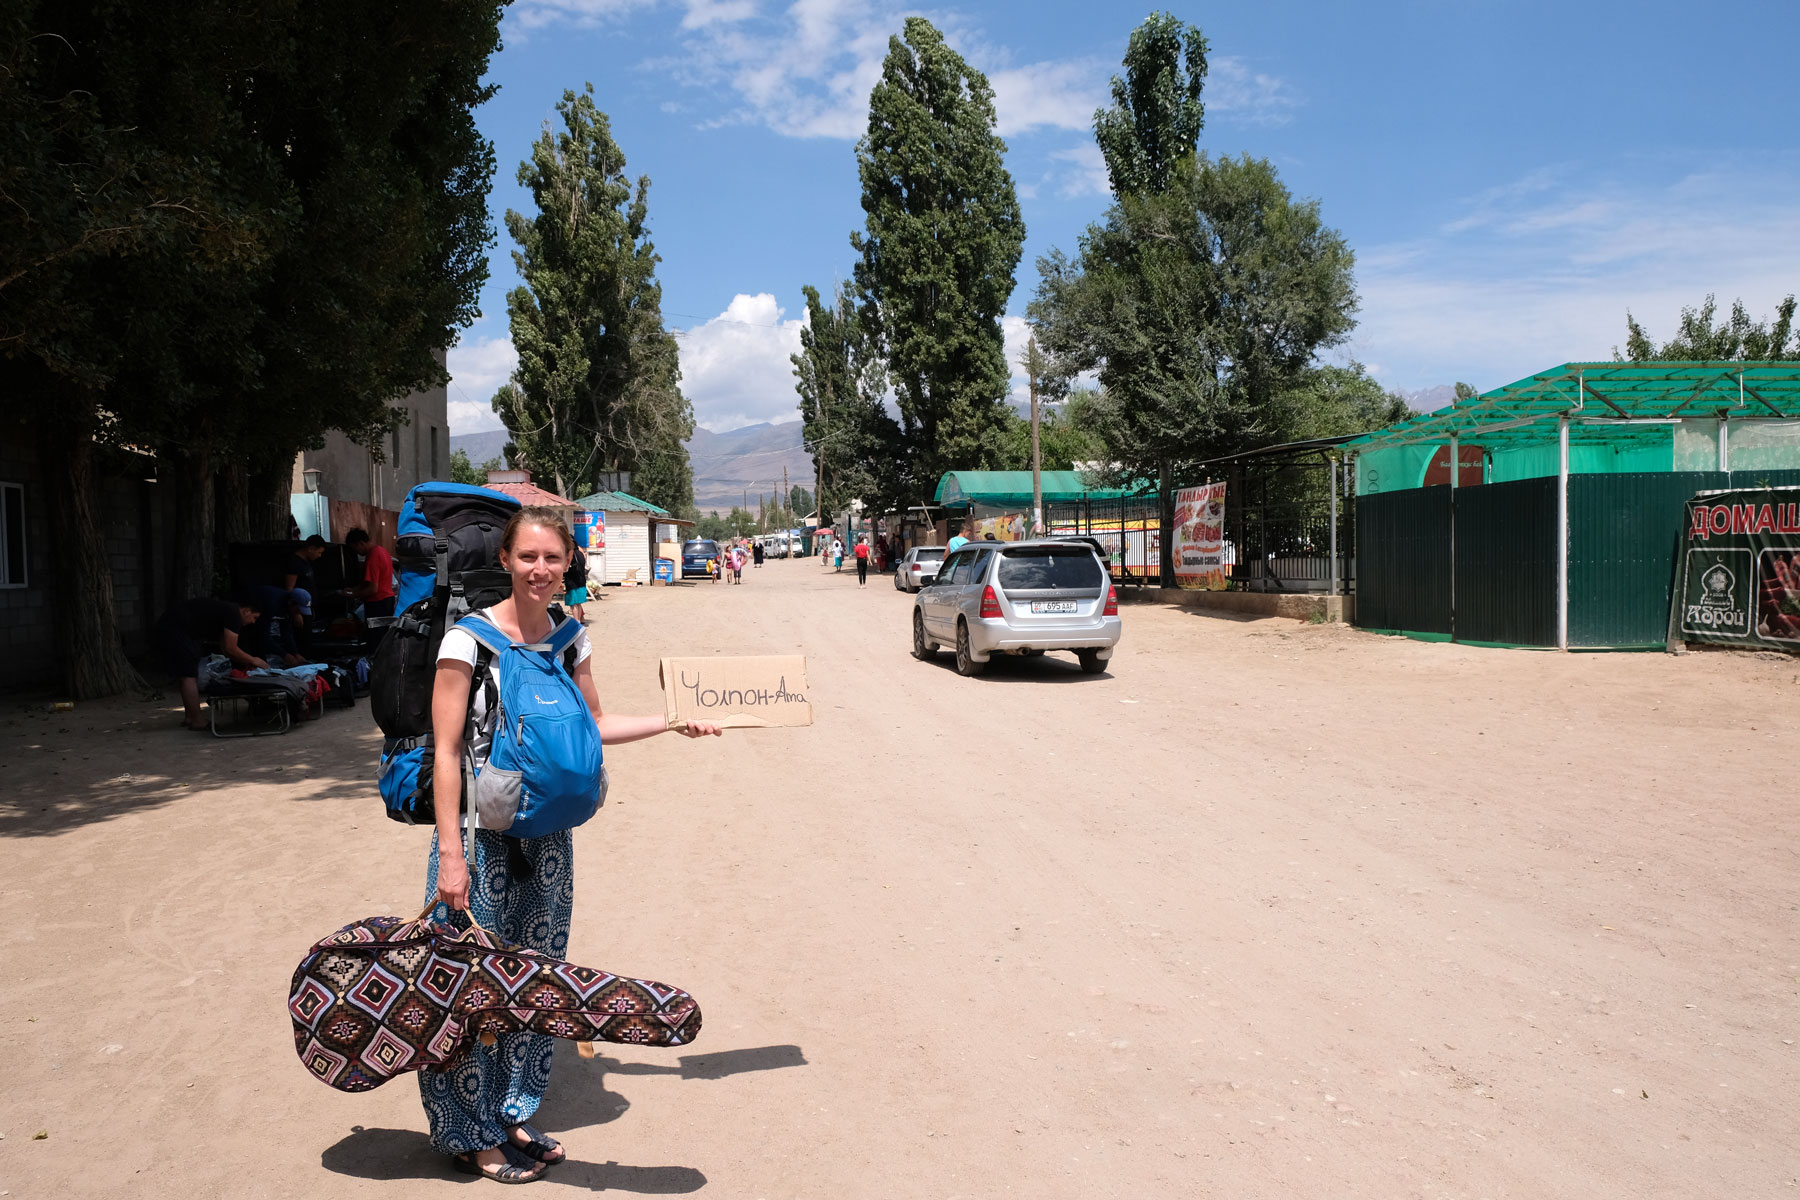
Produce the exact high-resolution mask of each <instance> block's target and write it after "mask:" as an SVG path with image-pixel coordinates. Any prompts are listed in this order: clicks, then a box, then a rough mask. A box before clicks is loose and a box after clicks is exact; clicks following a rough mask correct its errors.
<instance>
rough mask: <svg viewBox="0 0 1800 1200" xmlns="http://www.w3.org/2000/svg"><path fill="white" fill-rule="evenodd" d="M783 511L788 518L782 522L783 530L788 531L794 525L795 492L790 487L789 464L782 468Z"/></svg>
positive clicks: (781, 506)
mask: <svg viewBox="0 0 1800 1200" xmlns="http://www.w3.org/2000/svg"><path fill="white" fill-rule="evenodd" d="M780 508H781V511H783V512H785V513H787V515H788V519H787V520H786V521H784V522H782V526H781V531H782V532H783V533H786V532H787V531H788V530H789V529H791V528H793V525H794V511H793V510H794V493H793V492H792V491H790V490H789V489H788V481H787V465H786V464H785V463H784V464H783V465H782V468H781V505H780Z"/></svg>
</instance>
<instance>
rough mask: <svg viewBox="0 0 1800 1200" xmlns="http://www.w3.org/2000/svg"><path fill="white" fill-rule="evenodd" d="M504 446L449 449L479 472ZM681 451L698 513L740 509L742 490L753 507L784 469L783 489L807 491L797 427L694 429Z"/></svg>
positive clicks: (464, 441)
mask: <svg viewBox="0 0 1800 1200" xmlns="http://www.w3.org/2000/svg"><path fill="white" fill-rule="evenodd" d="M506 440H507V439H506V431H505V430H504V429H490V430H484V431H483V432H481V433H458V434H452V435H451V436H450V449H451V451H452V452H454V451H457V450H462V451H466V452H467V453H468V456H469V461H470V462H472V463H474V464H475V465H476V466H480V465H481V464H482V463H484V462H486V461H487V460H488V459H490V458H498V457H499V456H500V454H501V453H502V451H504V450H505V449H506ZM687 448H688V459H689V461H690V462H691V463H692V464H693V467H694V505H695V507H697V508H699V510H700V511H701V512H711V511H712V510H713V509H715V508H716V509H718V510H719V511H720V512H729V511H730V510H731V506H732V505H734V504H742V503H744V498H745V490H746V489H748V491H749V499H750V503H751V505H752V506H754V505H755V504H756V497H757V495H758V494H762V495H772V494H774V493H776V492H779V491H780V490H781V472H782V469H783V468H784V467H785V468H786V469H787V480H788V486H789V487H793V486H795V485H798V486H800V487H804V488H806V489H807V490H808V491H811V490H812V487H813V461H812V456H811V455H809V454H807V452H806V447H805V446H803V445H802V444H801V439H800V422H798V421H784V422H782V423H781V424H779V425H768V424H763V425H746V426H744V428H742V429H733V430H731V431H729V432H727V433H713V432H711V431H710V430H706V429H696V430H695V431H694V436H693V437H692V438H689V439H688V444H687Z"/></svg>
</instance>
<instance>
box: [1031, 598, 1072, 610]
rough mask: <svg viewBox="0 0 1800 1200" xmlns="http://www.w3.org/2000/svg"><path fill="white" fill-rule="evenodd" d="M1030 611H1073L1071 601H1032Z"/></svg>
mask: <svg viewBox="0 0 1800 1200" xmlns="http://www.w3.org/2000/svg"><path fill="white" fill-rule="evenodd" d="M1031 611H1032V612H1034V613H1072V612H1074V611H1075V602H1074V601H1073V600H1033V601H1032V602H1031Z"/></svg>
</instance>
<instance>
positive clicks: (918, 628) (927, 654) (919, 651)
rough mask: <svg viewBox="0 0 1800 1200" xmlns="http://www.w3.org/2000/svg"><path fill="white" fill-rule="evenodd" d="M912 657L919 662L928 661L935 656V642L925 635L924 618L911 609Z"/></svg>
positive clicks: (917, 611)
mask: <svg viewBox="0 0 1800 1200" xmlns="http://www.w3.org/2000/svg"><path fill="white" fill-rule="evenodd" d="M913 657H914V658H916V659H918V660H919V661H920V662H930V661H931V660H932V659H934V658H936V657H937V643H936V642H934V641H932V640H931V639H930V638H928V637H926V636H925V618H924V617H922V616H920V615H919V610H918V609H916V608H915V609H913Z"/></svg>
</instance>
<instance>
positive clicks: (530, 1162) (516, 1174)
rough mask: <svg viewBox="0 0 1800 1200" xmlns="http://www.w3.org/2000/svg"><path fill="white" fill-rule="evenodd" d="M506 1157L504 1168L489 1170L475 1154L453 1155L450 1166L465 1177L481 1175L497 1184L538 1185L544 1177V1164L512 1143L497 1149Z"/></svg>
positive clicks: (503, 1144) (505, 1143) (504, 1144)
mask: <svg viewBox="0 0 1800 1200" xmlns="http://www.w3.org/2000/svg"><path fill="white" fill-rule="evenodd" d="M495 1148H496V1149H497V1150H499V1151H500V1152H501V1153H502V1154H504V1155H506V1163H505V1164H504V1165H503V1166H498V1167H494V1168H491V1169H490V1168H487V1167H484V1166H482V1165H481V1164H480V1163H478V1162H476V1161H475V1152H473V1151H471V1152H470V1153H467V1154H452V1155H451V1156H450V1165H451V1166H453V1167H455V1168H456V1169H457V1170H458V1171H461V1172H462V1173H463V1174H464V1175H479V1176H481V1178H483V1179H491V1180H493V1181H494V1182H495V1183H536V1182H537V1181H538V1180H540V1179H542V1178H543V1177H544V1172H545V1167H544V1164H543V1163H541V1162H539V1161H537V1160H536V1159H534V1158H532V1157H531V1156H530V1155H528V1154H526V1153H525V1152H524V1151H522V1150H520V1149H519V1148H518V1147H517V1146H515V1145H513V1144H512V1143H511V1142H504V1143H502V1144H501V1145H499V1146H497V1147H495Z"/></svg>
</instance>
